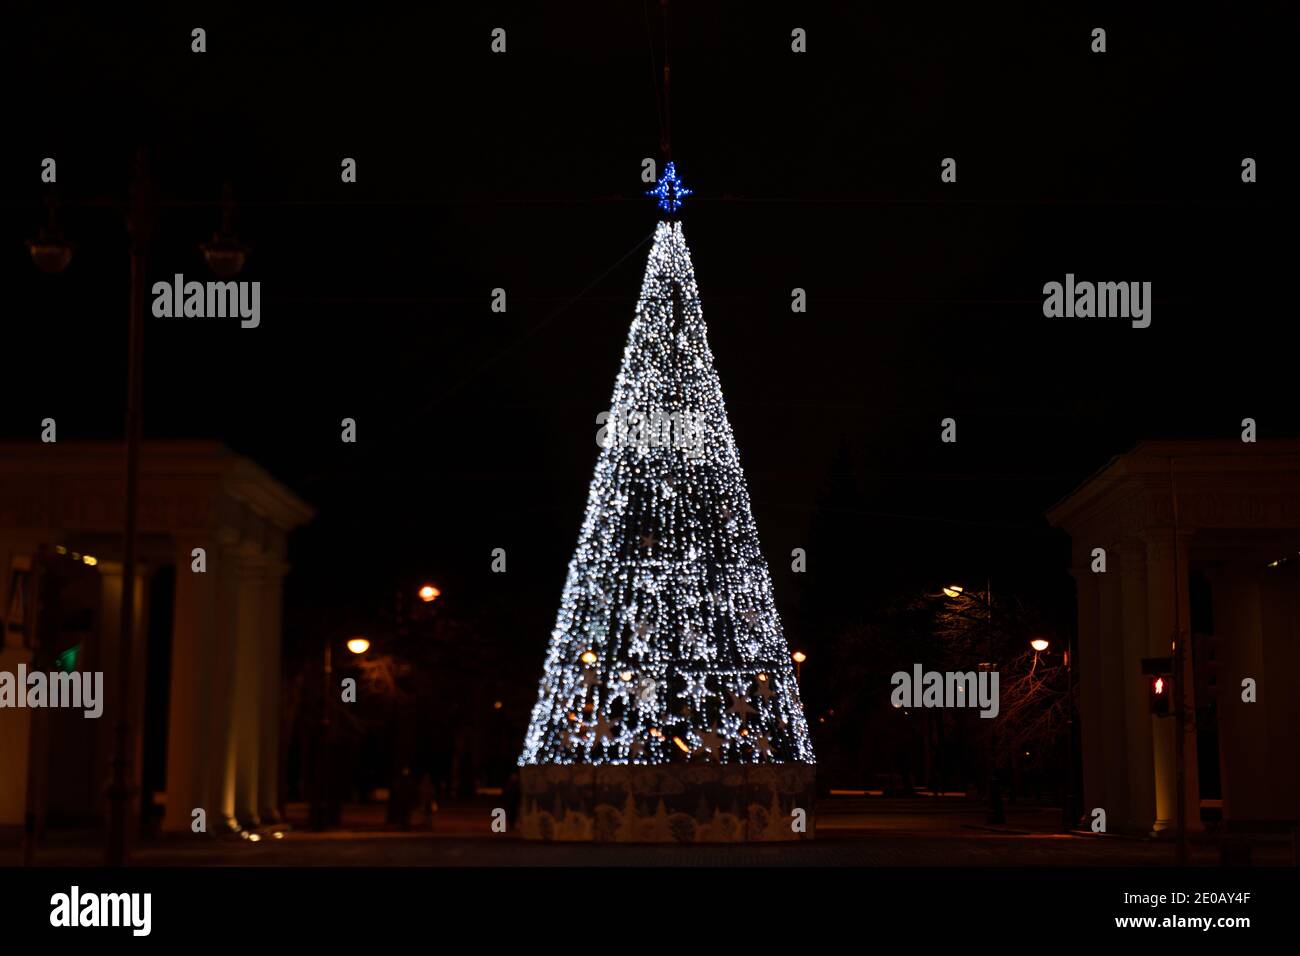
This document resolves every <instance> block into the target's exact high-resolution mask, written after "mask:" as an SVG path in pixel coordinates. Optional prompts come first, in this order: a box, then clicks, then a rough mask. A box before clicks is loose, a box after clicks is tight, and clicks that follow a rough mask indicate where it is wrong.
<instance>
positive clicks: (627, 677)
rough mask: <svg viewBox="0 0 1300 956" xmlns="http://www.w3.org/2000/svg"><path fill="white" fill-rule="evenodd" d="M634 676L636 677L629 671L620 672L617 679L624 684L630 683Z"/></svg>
mask: <svg viewBox="0 0 1300 956" xmlns="http://www.w3.org/2000/svg"><path fill="white" fill-rule="evenodd" d="M635 676H636V675H635V674H633V673H632V672H631V671H620V672H619V675H618V679H619V680H621V681H623V682H624V683H625V684H626V683H629V682H631V680H632V678H633V677H635Z"/></svg>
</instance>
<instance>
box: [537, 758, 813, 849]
mask: <svg viewBox="0 0 1300 956" xmlns="http://www.w3.org/2000/svg"><path fill="white" fill-rule="evenodd" d="M816 770H817V768H816V766H815V765H813V764H803V763H785V764H657V765H654V766H643V765H636V764H631V765H629V764H575V765H560V764H543V765H537V766H527V767H522V768H520V773H519V780H520V788H521V790H522V796H523V801H522V807H521V808H520V821H519V822H520V829H521V832H522V833H523V836H524V838H525V839H528V840H554V841H573V842H581V841H587V842H594V843H759V842H761V843H767V842H773V841H790V840H811V839H812V837H813V823H814V816H813V797H814V793H815V791H814V784H813V781H814V777H815V774H816Z"/></svg>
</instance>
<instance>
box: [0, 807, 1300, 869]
mask: <svg viewBox="0 0 1300 956" xmlns="http://www.w3.org/2000/svg"><path fill="white" fill-rule="evenodd" d="M493 805H494V801H493V800H492V798H483V799H482V800H480V801H478V802H475V803H472V804H462V805H457V806H452V807H444V808H443V809H441V810H440V811H439V812H438V813H437V814H436V816H435V818H434V820H433V821H432V825H427V824H426V825H424V826H416V827H413V828H412V829H410V830H399V829H394V828H387V827H385V826H384V824H383V808H382V807H377V806H369V807H349V808H347V809H346V810H345V814H344V823H345V825H346V827H345V828H344V829H340V830H335V831H330V832H326V833H313V832H310V831H308V830H306V829H305V826H304V824H305V813H306V808H305V807H303V806H300V805H299V806H292V807H290V818H291V823H294V824H296V825H295V826H294V827H293V828H292V829H290V830H289V831H288V832H286V833H285V834H284V835H283V837H281V838H273V837H272V836H271V835H269V834H268V835H267V836H266V837H265V838H263V839H261V840H260V841H258V842H255V843H254V842H250V841H247V840H242V839H238V838H235V837H226V838H220V839H214V838H201V837H197V836H196V837H194V838H189V837H172V838H165V839H155V840H150V841H144V842H142V844H141V845H140V846H139V847H137V849H136V852H135V854H134V862H135V863H136V864H138V865H142V866H208V865H217V866H231V865H233V866H385V865H392V866H773V865H775V866H878V867H890V866H1067V867H1080V866H1085V867H1086V866H1169V865H1172V864H1173V862H1174V857H1173V854H1174V850H1173V847H1172V845H1171V844H1170V843H1168V842H1165V841H1155V840H1139V839H1128V838H1124V837H1119V836H1093V835H1084V834H1066V833H1061V832H1059V828H1058V821H1059V817H1060V812H1059V810H1057V809H1055V808H1050V807H1048V808H1033V807H1023V806H1020V807H1014V806H1009V807H1008V808H1007V825H1006V826H1004V827H997V828H991V827H987V826H985V824H984V811H983V808H982V807H981V806H980V805H978V804H973V803H969V802H967V801H965V800H962V799H951V800H948V799H936V798H924V797H922V798H916V799H913V800H885V799H882V798H852V797H849V798H829V799H827V800H824V801H822V802H821V803H819V805H818V817H817V838H816V840H814V841H812V842H809V843H802V844H786V845H773V844H739V845H721V846H718V845H714V846H676V845H669V846H659V845H636V846H628V845H589V844H539V843H530V842H526V841H524V840H521V839H519V838H518V837H516V836H515V835H513V834H510V833H505V834H494V833H492V832H491V830H490V814H491V811H492V807H493ZM2 839H3V842H2V843H0V864H4V865H9V866H12V865H16V864H18V863H19V862H20V859H21V857H20V853H19V848H18V844H17V841H16V835H15V834H12V833H10V834H7V835H5V836H4V837H3V838H2ZM1251 843H1252V845H1251V861H1252V862H1253V863H1254V864H1255V865H1288V864H1290V863H1291V862H1292V855H1291V854H1292V850H1291V842H1290V838H1289V837H1287V836H1281V835H1274V836H1271V837H1261V838H1255V839H1252V841H1251ZM1192 858H1193V863H1195V864H1197V865H1206V866H1213V865H1217V864H1218V863H1219V862H1220V854H1219V848H1218V846H1217V844H1216V843H1214V842H1213V841H1208V840H1202V841H1198V842H1197V843H1196V844H1195V845H1194V846H1193V853H1192ZM99 859H100V857H99V850H98V842H97V839H95V838H94V837H93V836H92V835H88V834H87V835H82V836H80V837H78V836H77V835H73V834H67V833H55V834H52V835H51V837H50V839H49V840H48V841H47V845H46V846H44V847H42V849H41V850H40V852H39V854H38V856H37V862H38V864H39V865H47V866H57V865H73V866H76V865H96V864H97V863H98V862H99Z"/></svg>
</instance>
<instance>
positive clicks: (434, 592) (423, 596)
mask: <svg viewBox="0 0 1300 956" xmlns="http://www.w3.org/2000/svg"><path fill="white" fill-rule="evenodd" d="M441 594H442V592H441V591H439V590H438V589H437V588H436V587H434V586H433V585H432V584H426V585H425V586H424V587H422V588H420V600H421V601H423V602H424V603H425V604H429V603H430V602H432V601H436V600H438V597H439V595H441Z"/></svg>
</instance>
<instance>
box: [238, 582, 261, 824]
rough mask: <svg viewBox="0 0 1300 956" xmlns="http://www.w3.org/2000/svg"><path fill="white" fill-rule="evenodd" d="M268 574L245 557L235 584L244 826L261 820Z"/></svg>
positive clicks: (240, 814)
mask: <svg viewBox="0 0 1300 956" xmlns="http://www.w3.org/2000/svg"><path fill="white" fill-rule="evenodd" d="M264 582H265V577H264V573H263V569H262V567H261V564H260V563H259V562H257V561H254V560H252V559H248V560H245V561H243V562H241V564H240V567H239V573H238V585H237V603H238V609H237V612H236V613H237V621H236V625H237V626H236V632H235V671H234V675H233V677H234V684H235V687H234V713H233V718H234V719H233V727H232V730H233V733H234V751H235V758H234V763H235V817H236V818H237V819H238V821H239V823H240V825H241V826H244V827H256V826H260V825H261V822H262V821H261V819H260V816H259V813H258V810H259V802H260V797H261V791H260V786H259V775H260V772H261V758H260V752H259V750H260V745H261V742H262V739H263V732H264V729H265V728H264V726H263V725H264V723H265V720H264V718H263V716H262V714H261V709H262V706H263V701H262V676H263V675H262V670H263V668H264V666H265V665H264V663H263V655H262V644H263V643H264V642H265V640H266V637H265V634H264V633H263V628H264V618H265V615H264V614H263V612H262V591H263V588H264V587H265V583H264Z"/></svg>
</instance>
